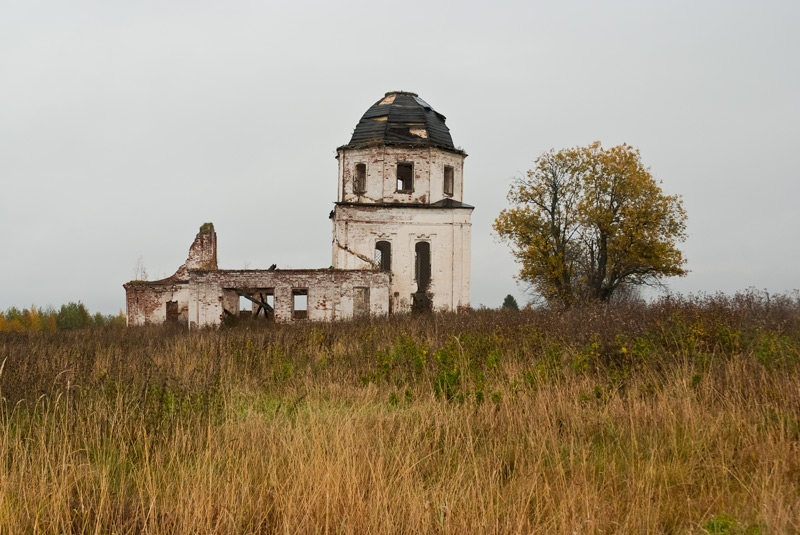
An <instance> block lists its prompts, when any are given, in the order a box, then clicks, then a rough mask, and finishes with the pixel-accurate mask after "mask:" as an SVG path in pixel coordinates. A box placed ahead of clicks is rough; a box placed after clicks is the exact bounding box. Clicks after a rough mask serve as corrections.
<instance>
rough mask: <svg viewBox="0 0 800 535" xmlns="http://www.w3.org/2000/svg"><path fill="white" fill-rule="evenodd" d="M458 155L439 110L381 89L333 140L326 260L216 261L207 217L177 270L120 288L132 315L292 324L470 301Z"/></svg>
mask: <svg viewBox="0 0 800 535" xmlns="http://www.w3.org/2000/svg"><path fill="white" fill-rule="evenodd" d="M465 157H466V154H465V153H464V151H462V150H461V149H459V148H456V147H455V146H454V145H453V141H452V138H451V136H450V131H449V129H448V128H447V126H446V125H445V117H444V116H443V115H441V114H440V113H438V112H436V111H435V110H433V108H432V107H431V106H430V105H429V104H427V103H426V102H425V101H424V100H422V99H421V98H419V96H418V95H416V94H414V93H409V92H402V91H397V92H390V93H386V95H385V96H384V98H382V99H381V100H379V101H378V102H376V103H375V104H373V105H372V106H371V107H370V108H369V109H368V110H367V112H366V113H365V114H364V115H363V117H362V118H361V120H360V121H359V123H358V125H357V126H356V128H355V130H354V132H353V135H352V137H351V139H350V142H349V143H348V144H347V145H343V146H341V147H339V148H338V149H337V156H336V158H337V160H338V187H337V199H336V203H335V206H334V209H333V211H332V212H331V214H330V219H331V220H332V222H333V236H332V264H331V267H330V268H326V269H305V270H298V269H291V270H281V269H277V266H272V268H270V269H264V270H224V269H219V268H218V266H217V257H216V232H215V230H214V227H213V225H212V224H210V223H207V224H205V225H203V226H202V227H201V228H200V232H199V233H198V235H197V237H196V239H195V241H194V243H193V244H192V246H191V248H190V251H189V257H188V259H187V261H186V263H185V264H184V265H183V266H181V267H180V268H179V269H178V271H177V272H176V273H175V274H174V275H173V276H172V277H168V278H167V279H163V280H161V281H131V282H128V283H126V284H125V285H123V286H124V288H125V291H126V304H127V313H128V324H129V325H141V324H147V323H163V322H167V321H174V322H178V323H183V324H186V325H188V326H190V327H201V326H211V325H219V324H220V323H221V322H222V321H223V320H225V318H226V317H231V318H233V317H241V316H252V317H256V318H263V319H264V320H266V321H278V322H288V321H297V320H312V321H313V320H336V319H348V318H353V317H359V316H379V315H386V314H391V313H403V312H426V311H434V310H438V311H447V310H462V309H465V308H468V307H469V291H470V242H471V240H470V230H471V223H470V218H471V214H472V210H473V207H472V206H470V205H467V204H464V203H463V200H462V199H463V192H464V187H463V184H464V182H463V169H464V159H465ZM243 303H244V304H246V306H243Z"/></svg>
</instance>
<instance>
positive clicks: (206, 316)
mask: <svg viewBox="0 0 800 535" xmlns="http://www.w3.org/2000/svg"><path fill="white" fill-rule="evenodd" d="M390 279H391V276H390V274H389V273H387V272H383V271H375V270H334V269H292V270H214V271H204V270H197V271H190V272H189V284H188V288H189V292H190V294H189V308H188V318H189V326H190V327H204V326H212V325H219V324H220V323H221V322H222V321H223V320H224V319H225V318H226V317H233V316H238V315H240V314H241V312H242V310H240V300H241V297H242V296H243V295H250V296H255V299H256V300H262V299H263V300H264V301H263V302H264V303H265V305H266V304H267V301H266V299H267V297H271V299H269V301H270V303H269V305H268V308H271V309H272V310H269V311H265V317H268V318H269V319H273V320H274V321H276V322H291V321H297V320H306V319H307V320H311V321H332V320H338V319H349V318H353V317H359V316H382V315H386V314H388V313H389V311H390V296H389V286H390ZM265 308H267V307H265Z"/></svg>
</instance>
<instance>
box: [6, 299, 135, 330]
mask: <svg viewBox="0 0 800 535" xmlns="http://www.w3.org/2000/svg"><path fill="white" fill-rule="evenodd" d="M124 326H125V315H124V314H123V313H122V311H121V310H120V312H119V314H118V315H116V316H113V315H111V314H108V315H103V314H102V313H100V312H97V313H96V314H94V315H92V314H90V313H89V310H88V309H87V308H86V305H84V304H83V303H81V302H80V301H78V302H77V303H75V302H72V301H70V302H69V303H67V304H66V305H61V308H60V309H58V310H56V309H55V308H53V307H47V308H41V307H39V308H37V307H36V306H31V307H30V308H25V309H22V310H19V309H18V308H17V307H10V308H9V309H7V310H6V311H5V312H0V332H3V331H6V332H9V331H10V332H28V331H50V332H53V331H71V330H75V329H86V328H89V327H124Z"/></svg>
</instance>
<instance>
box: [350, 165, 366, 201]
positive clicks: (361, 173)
mask: <svg viewBox="0 0 800 535" xmlns="http://www.w3.org/2000/svg"><path fill="white" fill-rule="evenodd" d="M366 191H367V164H365V163H357V164H356V176H355V182H353V193H356V194H360V193H364V192H366Z"/></svg>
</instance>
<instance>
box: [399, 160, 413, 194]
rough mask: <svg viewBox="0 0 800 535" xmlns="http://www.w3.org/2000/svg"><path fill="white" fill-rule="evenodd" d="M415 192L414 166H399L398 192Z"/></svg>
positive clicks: (402, 164)
mask: <svg viewBox="0 0 800 535" xmlns="http://www.w3.org/2000/svg"><path fill="white" fill-rule="evenodd" d="M413 191H414V164H413V163H411V162H401V163H398V164H397V192H398V193H411V192H413Z"/></svg>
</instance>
